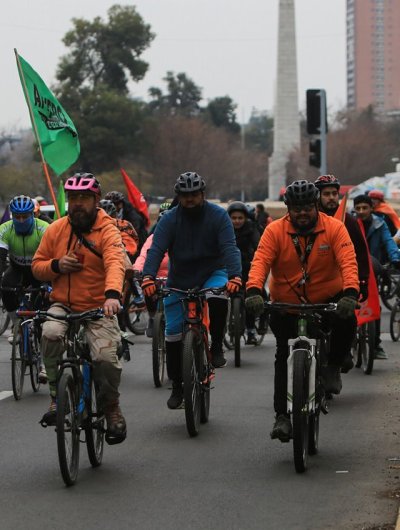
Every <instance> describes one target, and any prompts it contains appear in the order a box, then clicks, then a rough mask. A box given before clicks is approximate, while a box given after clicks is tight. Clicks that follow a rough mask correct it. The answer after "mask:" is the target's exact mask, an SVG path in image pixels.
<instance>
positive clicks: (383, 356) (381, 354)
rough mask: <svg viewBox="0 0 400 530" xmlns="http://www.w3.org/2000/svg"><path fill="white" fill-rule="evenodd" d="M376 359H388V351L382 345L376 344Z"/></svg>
mask: <svg viewBox="0 0 400 530" xmlns="http://www.w3.org/2000/svg"><path fill="white" fill-rule="evenodd" d="M374 359H378V360H386V359H388V356H387V353H386V352H385V350H384V349H383V348H382V346H376V348H375V350H374Z"/></svg>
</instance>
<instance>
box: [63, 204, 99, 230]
mask: <svg viewBox="0 0 400 530" xmlns="http://www.w3.org/2000/svg"><path fill="white" fill-rule="evenodd" d="M68 215H69V218H70V221H71V225H72V228H74V229H75V230H77V231H78V232H82V233H85V232H89V231H90V229H91V228H92V226H93V225H94V223H95V221H96V217H97V209H94V210H92V211H91V212H86V211H85V210H81V209H79V208H77V209H76V210H74V211H72V212H69V213H68Z"/></svg>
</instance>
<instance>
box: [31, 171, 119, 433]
mask: <svg viewBox="0 0 400 530" xmlns="http://www.w3.org/2000/svg"><path fill="white" fill-rule="evenodd" d="M65 191H66V192H67V194H68V216H67V217H62V218H61V219H58V220H57V221H54V223H52V224H51V225H50V226H49V228H48V230H47V231H46V233H45V236H44V237H43V239H42V241H41V244H40V245H39V248H38V250H37V251H36V254H35V256H34V259H33V262H32V271H33V274H34V275H35V277H36V278H38V279H40V280H49V281H51V282H52V287H53V291H52V293H51V297H50V300H51V303H52V305H51V307H50V309H49V311H50V312H52V313H56V314H60V315H61V314H66V313H68V312H70V311H75V312H80V311H86V310H89V309H95V308H98V307H103V311H104V315H105V318H102V319H100V320H97V321H93V322H88V323H87V325H86V338H87V341H88V344H89V347H90V351H91V354H92V356H93V377H94V380H95V382H96V383H97V384H98V386H99V395H98V401H99V406H100V408H101V409H102V410H103V411H104V413H105V416H106V420H107V433H106V440H107V441H108V443H119V442H122V441H123V440H124V439H125V437H126V423H125V419H124V417H123V415H122V413H121V409H120V406H119V390H118V388H119V385H120V380H121V364H120V362H119V360H118V357H117V348H118V346H119V344H120V340H121V338H120V337H121V335H120V329H119V327H118V322H117V318H116V316H115V315H116V314H117V313H118V311H119V310H120V302H119V299H120V297H121V291H122V285H123V281H124V275H125V261H124V260H125V258H124V247H123V244H122V240H121V235H120V233H119V231H118V229H117V228H116V227H115V226H114V225H113V224H112V223H110V218H109V216H108V215H107V214H106V213H105V212H104V211H103V210H101V209H99V208H97V206H98V202H99V200H100V196H101V189H100V184H99V182H98V181H97V179H96V178H95V177H94V176H93V175H92V174H91V173H76V174H75V175H74V176H72V177H69V178H68V179H67V181H66V183H65ZM67 327H68V324H66V323H65V322H62V321H57V320H47V321H46V322H45V323H44V324H43V332H42V341H41V350H42V354H43V357H44V362H45V366H46V369H47V373H48V377H49V385H50V396H51V402H50V408H49V410H48V412H47V413H46V414H45V415H44V416H43V420H42V421H43V422H45V423H46V424H47V425H52V424H54V422H55V413H56V407H57V405H56V380H57V362H58V359H59V358H60V357H61V355H62V353H63V351H64V349H65V344H64V337H65V333H66V331H67Z"/></svg>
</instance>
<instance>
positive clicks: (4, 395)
mask: <svg viewBox="0 0 400 530" xmlns="http://www.w3.org/2000/svg"><path fill="white" fill-rule="evenodd" d="M12 395H13V392H12V390H3V391H2V392H0V401H1V400H2V399H6V398H9V397H10V396H12Z"/></svg>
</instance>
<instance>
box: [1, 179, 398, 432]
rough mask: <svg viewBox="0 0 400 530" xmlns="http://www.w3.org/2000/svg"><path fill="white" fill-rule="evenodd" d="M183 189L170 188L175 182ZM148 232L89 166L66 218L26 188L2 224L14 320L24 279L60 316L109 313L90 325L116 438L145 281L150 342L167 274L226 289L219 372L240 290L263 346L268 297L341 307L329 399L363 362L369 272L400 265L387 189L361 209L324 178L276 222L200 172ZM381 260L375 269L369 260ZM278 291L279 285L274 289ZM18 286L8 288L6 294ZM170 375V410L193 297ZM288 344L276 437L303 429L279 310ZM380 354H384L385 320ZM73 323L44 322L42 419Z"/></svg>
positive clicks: (212, 297)
mask: <svg viewBox="0 0 400 530" xmlns="http://www.w3.org/2000/svg"><path fill="white" fill-rule="evenodd" d="M171 188H172V186H171ZM172 191H173V192H174V199H173V200H172V201H171V202H169V203H164V204H162V205H161V207H160V212H159V216H158V219H157V221H156V223H155V225H154V226H153V227H152V229H151V230H150V233H149V234H148V233H147V231H146V223H145V219H144V218H143V216H142V214H141V213H140V212H138V211H136V210H135V209H134V207H133V206H132V205H131V204H130V203H129V201H127V200H126V199H125V197H124V195H123V194H122V193H120V192H118V191H111V192H108V193H106V194H105V195H104V198H102V196H103V194H102V190H101V185H100V183H99V181H98V180H97V178H96V177H95V176H94V175H92V174H90V173H76V174H75V175H73V176H72V177H69V178H68V179H67V180H66V182H65V192H66V196H67V201H68V213H67V215H66V216H65V217H62V218H60V219H58V220H55V221H53V220H52V219H51V218H44V217H43V214H42V213H41V212H40V200H39V199H43V198H39V197H38V198H36V199H31V198H30V197H28V196H25V195H18V196H15V197H14V198H13V199H12V200H11V201H10V204H9V210H10V213H11V215H12V219H11V220H9V221H7V222H5V223H3V224H2V225H0V275H1V277H2V280H1V287H2V291H1V293H2V294H1V295H2V300H3V305H4V307H5V308H6V310H7V311H8V312H9V314H10V316H11V320H12V321H13V322H15V321H16V309H17V308H18V291H11V290H10V289H9V288H12V287H16V288H17V287H18V288H20V287H22V288H25V287H28V286H39V285H40V284H41V283H42V282H49V283H50V284H51V293H50V299H49V305H50V309H49V310H51V312H52V313H53V314H59V315H64V314H66V313H68V312H81V311H85V310H88V309H95V308H98V307H102V309H103V313H104V317H105V318H102V319H100V320H96V321H92V322H87V323H86V324H85V330H86V340H87V342H88V344H89V347H90V352H91V356H92V359H93V374H94V379H95V382H96V385H97V387H98V405H99V407H100V408H101V410H103V411H104V414H105V417H106V421H107V433H108V438H107V440H112V442H110V443H119V442H122V441H123V440H124V439H125V438H126V433H127V426H126V421H125V418H124V416H123V414H122V411H121V407H120V392H119V387H120V381H121V372H122V364H121V357H122V358H123V359H125V360H126V361H127V360H129V359H130V353H129V343H128V341H127V340H126V338H125V334H124V333H121V331H122V332H124V331H125V324H124V320H123V319H122V318H121V297H122V295H123V292H124V285H125V283H126V282H128V281H130V280H131V279H132V277H135V278H140V281H141V289H142V291H143V295H144V298H145V303H146V306H147V309H148V313H149V323H148V327H147V330H146V335H147V336H148V337H151V336H152V326H153V319H154V315H155V313H156V310H157V278H159V277H163V278H167V286H169V287H174V288H177V289H182V290H187V289H193V288H195V287H199V288H220V287H221V288H222V287H225V292H224V294H220V295H216V294H212V293H210V294H209V295H208V296H207V304H208V312H209V333H210V337H211V346H210V356H211V363H212V365H213V367H214V368H216V369H217V368H222V367H224V366H225V365H226V362H227V361H226V358H225V355H224V349H223V339H224V335H225V330H226V322H227V316H228V299H229V296H231V295H234V294H236V293H239V292H241V293H242V294H243V296H244V298H245V307H246V322H245V328H246V331H245V335H246V343H247V344H256V343H257V329H256V326H255V319H256V317H258V316H260V315H263V313H264V306H265V300H266V298H267V296H268V295H267V290H268V293H269V297H270V299H271V300H272V301H273V302H274V301H279V302H287V303H296V304H302V303H326V302H336V303H337V311H336V313H334V314H329V316H326V317H324V319H323V322H322V326H324V327H326V328H327V329H330V330H331V332H332V333H331V337H332V338H331V348H330V352H329V358H328V363H327V365H326V366H325V367H324V371H323V381H324V387H325V390H326V392H327V393H331V394H339V393H340V392H341V389H342V379H341V374H342V373H347V372H348V371H349V370H350V369H352V368H353V366H354V364H353V358H352V354H351V346H352V342H353V339H354V336H355V333H356V327H357V320H356V314H355V311H356V309H357V308H358V307H359V306H360V304H361V303H363V302H365V301H366V300H367V299H368V296H369V291H368V286H369V284H370V274H371V272H370V271H371V270H372V271H373V272H372V274H374V275H375V277H376V279H379V277H380V276H382V275H383V274H384V272H383V269H382V265H383V264H384V263H387V262H390V263H391V265H392V266H393V267H394V268H396V269H400V252H399V248H398V246H397V243H398V242H399V241H400V221H399V218H398V216H397V214H396V212H395V211H394V210H393V209H392V208H391V207H390V205H389V204H387V203H386V202H385V201H384V196H383V194H382V193H381V192H379V191H377V190H373V191H371V192H370V193H369V194H362V195H359V196H357V197H355V198H354V208H353V212H352V213H348V212H347V211H346V208H345V207H341V204H340V198H339V197H340V195H339V192H340V182H339V180H338V179H337V178H336V177H335V176H333V175H322V176H320V177H318V178H317V179H316V181H315V182H309V181H306V180H297V181H295V182H293V183H292V184H290V185H289V186H288V187H287V188H286V191H285V194H284V203H285V205H286V207H287V213H286V215H284V216H283V217H281V218H280V219H276V220H274V221H273V220H272V219H271V217H270V216H269V214H268V212H266V211H265V208H264V205H263V204H261V203H260V204H258V205H257V206H256V208H252V207H251V206H249V205H246V204H245V203H243V202H241V201H233V202H231V203H230V204H229V205H228V208H227V209H226V210H225V209H224V208H222V207H220V206H219V205H217V204H214V203H212V202H210V201H208V200H207V199H206V182H205V180H204V179H203V178H202V177H201V176H200V175H198V174H197V173H195V172H186V173H183V174H181V175H180V176H179V177H178V178H177V180H176V183H175V185H174V187H173V190H172V189H171V192H172ZM370 260H372V265H373V267H372V269H371V267H370ZM266 287H267V290H266ZM7 289H8V290H7ZM164 310H165V320H166V328H165V341H166V361H167V372H168V376H169V378H170V379H171V382H172V392H171V395H170V397H169V399H168V401H167V406H168V407H169V408H170V409H177V408H180V407H181V405H182V402H183V395H184V393H183V380H182V325H183V307H182V304H181V296H180V295H179V294H177V293H175V292H174V293H173V294H171V295H169V296H168V297H167V298H166V299H165V301H164ZM270 327H271V330H272V332H273V334H274V335H275V338H276V354H275V376H274V410H275V421H274V425H273V428H272V431H271V438H273V439H279V440H281V441H282V442H287V441H289V439H290V438H291V434H292V425H291V419H290V416H289V414H288V413H287V397H286V391H287V366H286V365H287V357H288V340H289V339H290V338H294V337H296V334H297V330H296V327H295V316H294V315H292V314H290V313H286V314H279V313H276V312H275V313H272V314H271V315H270ZM376 329H377V332H376V343H375V358H377V359H386V358H387V355H386V353H385V351H384V350H383V348H382V345H381V340H380V321H379V320H378V321H377V327H376ZM66 330H67V324H66V323H65V321H59V320H55V319H51V318H48V319H47V320H46V321H45V322H44V323H43V326H42V336H41V356H42V366H41V370H40V374H39V380H40V382H42V383H48V388H49V392H50V406H49V408H48V410H47V411H46V413H45V414H44V416H43V419H42V421H44V422H45V423H46V425H54V422H55V418H56V410H57V388H56V382H57V370H58V361H59V359H60V357H61V356H62V355H63V352H64V350H65V335H66Z"/></svg>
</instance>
